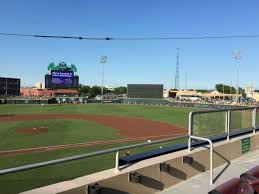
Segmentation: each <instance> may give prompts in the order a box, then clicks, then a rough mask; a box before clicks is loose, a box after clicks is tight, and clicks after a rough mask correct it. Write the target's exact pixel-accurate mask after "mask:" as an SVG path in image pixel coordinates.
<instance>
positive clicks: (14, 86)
mask: <svg viewBox="0 0 259 194" xmlns="http://www.w3.org/2000/svg"><path fill="white" fill-rule="evenodd" d="M20 87H21V80H20V79H18V78H6V77H0V96H5V95H7V96H18V95H20Z"/></svg>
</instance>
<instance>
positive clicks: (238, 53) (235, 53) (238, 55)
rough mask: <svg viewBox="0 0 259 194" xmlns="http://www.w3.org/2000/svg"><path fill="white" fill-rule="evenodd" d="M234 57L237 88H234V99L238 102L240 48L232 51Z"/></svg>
mask: <svg viewBox="0 0 259 194" xmlns="http://www.w3.org/2000/svg"><path fill="white" fill-rule="evenodd" d="M233 54H234V59H235V60H236V66H237V89H236V101H237V102H238V101H239V100H238V99H239V68H240V61H241V59H242V56H241V51H240V50H235V51H234V53H233Z"/></svg>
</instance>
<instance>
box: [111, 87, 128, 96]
mask: <svg viewBox="0 0 259 194" xmlns="http://www.w3.org/2000/svg"><path fill="white" fill-rule="evenodd" d="M113 93H114V94H126V93H127V88H126V87H123V86H121V87H117V88H115V89H114V91H113Z"/></svg>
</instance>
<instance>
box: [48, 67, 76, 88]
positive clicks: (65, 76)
mask: <svg viewBox="0 0 259 194" xmlns="http://www.w3.org/2000/svg"><path fill="white" fill-rule="evenodd" d="M45 87H46V88H51V89H62V88H64V89H69V88H78V87H79V77H78V76H75V75H74V72H73V71H62V70H51V73H50V75H45Z"/></svg>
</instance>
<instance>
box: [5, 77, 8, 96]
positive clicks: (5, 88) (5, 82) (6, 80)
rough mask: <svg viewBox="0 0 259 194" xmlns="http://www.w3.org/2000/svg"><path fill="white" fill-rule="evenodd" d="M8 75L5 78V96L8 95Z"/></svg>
mask: <svg viewBox="0 0 259 194" xmlns="http://www.w3.org/2000/svg"><path fill="white" fill-rule="evenodd" d="M7 93H8V92H7V77H6V78H5V96H6V97H7Z"/></svg>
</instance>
